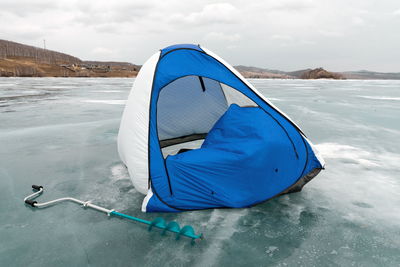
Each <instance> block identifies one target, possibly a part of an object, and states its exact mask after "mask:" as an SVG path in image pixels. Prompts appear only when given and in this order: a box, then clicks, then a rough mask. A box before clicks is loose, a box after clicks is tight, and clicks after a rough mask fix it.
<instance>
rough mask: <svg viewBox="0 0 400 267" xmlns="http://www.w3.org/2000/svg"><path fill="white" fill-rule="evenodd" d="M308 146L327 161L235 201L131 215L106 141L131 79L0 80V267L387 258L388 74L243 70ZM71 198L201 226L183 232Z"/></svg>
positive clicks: (398, 181)
mask: <svg viewBox="0 0 400 267" xmlns="http://www.w3.org/2000/svg"><path fill="white" fill-rule="evenodd" d="M251 82H252V83H253V84H254V85H255V87H257V88H258V89H259V90H260V91H261V92H262V93H263V94H265V96H267V97H268V98H269V99H270V100H271V101H272V102H273V103H274V104H275V105H276V106H278V107H279V108H280V109H281V110H283V111H284V112H285V113H286V114H288V115H289V116H290V117H291V118H292V119H293V120H294V121H295V122H296V123H297V124H298V125H299V126H300V127H301V128H302V130H303V131H304V132H305V133H306V135H307V136H308V137H309V138H310V140H311V141H313V143H315V144H316V145H317V147H318V149H319V150H320V152H321V154H322V155H323V157H324V159H325V161H326V170H324V171H322V172H321V173H320V174H319V175H318V176H317V177H316V178H315V179H314V180H312V181H311V182H310V183H309V184H307V185H306V186H305V187H304V189H303V191H302V192H300V193H295V194H291V195H285V196H281V197H278V198H275V199H273V200H270V201H268V202H265V203H262V204H260V205H257V206H255V207H252V208H248V209H217V210H204V211H193V212H185V213H179V214H143V213H142V212H141V211H140V206H141V202H142V199H143V195H141V194H139V193H138V192H136V191H135V189H134V188H133V186H132V184H131V181H130V180H129V177H128V174H127V172H126V170H125V169H124V167H123V166H122V164H121V162H120V160H119V157H118V153H117V145H116V138H117V134H118V127H119V122H120V118H121V115H122V111H123V108H124V103H125V100H126V99H127V96H128V93H129V90H130V88H131V86H132V83H133V79H101V78H100V79H94V78H91V79H86V78H72V79H71V78H70V79H68V78H65V79H64V78H0V125H1V128H0V188H1V192H2V193H1V194H0V203H1V204H0V212H1V216H0V266H88V265H91V266H110V265H113V266H143V265H149V266H182V265H190V266H192V265H194V266H234V265H241V266H270V265H271V266H294V265H302V266H336V265H341V266H350V265H356V266H399V265H400V239H399V236H400V152H399V151H400V141H399V139H400V81H358V80H344V81H335V80H251ZM32 184H40V185H43V186H44V187H45V193H44V194H43V196H41V197H40V198H39V199H38V200H39V201H44V200H50V199H53V198H58V197H62V196H72V197H76V198H79V199H82V200H91V201H92V202H93V203H95V204H99V205H102V206H105V207H108V208H114V209H116V210H118V211H121V212H125V213H127V214H130V215H133V216H138V217H140V218H144V219H148V220H152V219H154V218H155V217H158V216H160V215H161V216H162V217H164V218H165V219H166V220H167V221H171V220H176V221H178V222H179V223H180V224H181V225H184V224H190V225H193V226H194V228H195V229H196V232H203V233H204V234H205V240H203V241H202V242H200V243H199V244H197V245H195V246H192V245H190V242H189V241H188V240H186V239H184V238H182V239H181V240H180V241H175V240H174V238H173V237H172V235H167V236H164V237H163V236H160V235H159V234H158V233H157V230H155V231H153V232H150V233H148V232H147V231H146V228H145V226H144V225H141V224H135V223H132V222H130V221H127V220H121V219H118V218H115V217H107V216H106V215H104V214H102V213H99V212H97V211H94V210H89V209H88V210H85V209H83V208H81V207H79V206H78V205H76V204H72V203H63V204H60V205H58V206H54V207H50V208H46V209H42V210H38V209H33V208H30V207H28V206H26V205H24V203H23V201H22V199H23V198H24V197H25V196H26V195H27V194H29V193H30V192H31V188H30V186H31V185H32Z"/></svg>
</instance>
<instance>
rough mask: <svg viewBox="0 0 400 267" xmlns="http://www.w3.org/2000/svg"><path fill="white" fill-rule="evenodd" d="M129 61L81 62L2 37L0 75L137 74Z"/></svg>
mask: <svg viewBox="0 0 400 267" xmlns="http://www.w3.org/2000/svg"><path fill="white" fill-rule="evenodd" d="M139 69H140V66H137V65H133V64H131V63H127V62H102V61H82V60H81V59H79V58H77V57H73V56H70V55H67V54H64V53H60V52H56V51H51V50H47V49H42V48H38V47H33V46H29V45H23V44H19V43H15V42H10V41H5V40H0V77H1V76H5V77H135V76H136V75H137V73H138V71H139Z"/></svg>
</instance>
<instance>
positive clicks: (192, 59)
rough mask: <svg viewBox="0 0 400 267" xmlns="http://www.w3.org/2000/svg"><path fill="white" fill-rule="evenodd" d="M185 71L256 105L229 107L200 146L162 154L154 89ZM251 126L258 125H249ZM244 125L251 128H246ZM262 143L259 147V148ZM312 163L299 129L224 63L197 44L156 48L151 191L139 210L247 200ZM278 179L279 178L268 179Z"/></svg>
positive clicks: (268, 193) (286, 182)
mask: <svg viewBox="0 0 400 267" xmlns="http://www.w3.org/2000/svg"><path fill="white" fill-rule="evenodd" d="M186 46H187V47H186ZM185 47H186V48H187V49H185ZM191 75H194V76H199V77H204V78H207V79H211V80H215V81H218V82H220V83H224V84H226V85H228V86H230V87H232V88H235V89H236V90H237V91H239V92H240V93H242V94H244V95H245V96H247V97H248V98H249V99H251V100H252V101H253V102H254V103H256V104H257V105H258V108H240V107H238V106H236V105H232V106H231V107H230V108H229V109H228V111H227V112H226V113H225V115H224V116H223V117H221V119H220V120H219V121H218V122H217V123H216V124H215V126H214V128H213V129H212V130H211V131H210V132H209V133H208V136H207V139H206V141H205V142H204V144H203V147H202V148H201V149H200V150H198V151H197V150H195V151H190V152H186V153H183V154H178V155H176V156H169V157H168V158H167V159H166V160H164V157H163V155H162V151H161V148H160V141H159V136H158V131H157V103H158V101H159V96H160V92H161V90H162V89H163V88H164V87H166V86H167V85H169V84H170V83H172V82H174V81H176V80H177V79H180V78H182V77H186V76H191ZM244 118H246V120H244ZM246 121H252V122H253V124H254V125H248V124H246ZM257 125H262V127H253V126H257ZM243 127H244V128H243ZM240 129H242V131H241V130H240ZM244 129H247V130H246V131H250V132H249V133H248V134H245V133H246V131H245V130H244ZM250 129H251V130H250ZM228 133H229V134H231V135H229V134H228ZM250 133H251V134H250ZM223 134H228V135H229V138H227V139H226V140H225V138H224V136H223ZM263 142H266V143H265V144H263ZM262 146H264V148H265V150H261V151H260V149H259V148H260V147H262ZM267 148H268V149H267ZM269 149H270V150H271V151H274V150H276V151H274V153H276V155H279V156H276V155H275V156H273V155H271V154H270V153H272V152H271V151H269ZM239 150H240V151H242V154H241V153H240V152H239ZM211 159H212V160H214V161H215V164H213V163H212V162H213V161H212V160H211ZM224 159H225V161H224ZM277 159H280V161H279V162H278V161H277ZM250 163H257V164H255V165H254V166H252V165H251V164H250ZM264 165H265V166H264ZM314 168H321V165H320V163H319V161H318V160H317V159H316V158H315V155H314V153H313V151H312V149H311V148H310V146H309V145H308V143H307V141H306V140H305V139H304V137H303V135H302V134H301V130H300V129H298V128H297V127H296V126H295V125H294V124H293V123H291V122H290V121H289V120H288V119H287V118H285V117H284V116H283V115H282V114H280V113H279V112H278V111H277V110H275V109H274V108H273V107H271V106H270V105H269V104H268V103H266V102H264V101H263V100H262V99H261V98H260V97H259V96H258V95H257V94H255V93H254V92H253V91H252V90H251V89H250V88H249V87H248V86H247V85H246V84H245V83H244V82H243V81H242V80H241V79H240V78H239V77H237V76H236V75H235V74H234V73H233V72H231V71H230V70H229V69H228V68H227V67H226V66H225V65H223V64H222V63H221V62H219V61H217V60H216V59H215V58H213V57H211V56H210V55H208V54H206V53H204V51H202V50H201V48H199V47H198V46H193V45H181V46H173V47H168V48H166V49H163V50H162V51H161V57H160V59H159V62H158V64H157V67H156V71H155V76H154V81H153V88H152V94H151V101H150V122H149V176H150V184H151V188H152V191H153V193H154V195H153V196H152V197H151V198H150V200H149V202H148V204H147V209H146V211H148V212H151V211H166V212H171V211H181V210H193V209H205V208H213V207H243V206H249V205H253V204H255V203H258V202H260V201H263V200H266V199H268V198H270V197H272V196H274V195H275V194H277V193H278V191H279V190H281V191H282V190H285V189H286V188H287V187H288V186H290V185H291V183H292V184H293V183H294V182H296V180H297V179H300V178H301V177H302V176H304V175H306V174H307V173H308V172H309V171H311V170H313V169H314ZM276 169H277V171H276ZM263 177H264V178H263ZM265 177H266V178H265ZM277 177H279V181H280V182H279V183H277V184H275V183H274V181H276V179H277ZM274 179H275V180H274ZM250 180H251V181H252V182H250ZM255 181H256V182H255ZM243 186H244V187H243ZM224 188H225V189H224ZM243 188H246V190H243ZM259 188H262V189H263V190H261V189H259ZM245 191H246V192H245Z"/></svg>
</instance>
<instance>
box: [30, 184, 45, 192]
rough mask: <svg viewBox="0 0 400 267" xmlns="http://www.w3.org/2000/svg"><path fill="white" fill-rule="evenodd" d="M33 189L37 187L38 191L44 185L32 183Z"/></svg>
mask: <svg viewBox="0 0 400 267" xmlns="http://www.w3.org/2000/svg"><path fill="white" fill-rule="evenodd" d="M32 189H35V190H38V191H39V190H40V189H43V186H41V185H35V184H33V185H32Z"/></svg>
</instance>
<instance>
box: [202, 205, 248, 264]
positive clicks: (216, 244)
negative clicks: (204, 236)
mask: <svg viewBox="0 0 400 267" xmlns="http://www.w3.org/2000/svg"><path fill="white" fill-rule="evenodd" d="M247 213H248V210H247V209H240V210H218V209H217V210H213V212H212V213H211V216H210V219H209V220H208V222H207V223H206V224H207V226H208V227H210V226H211V227H212V228H217V229H219V230H217V232H215V233H213V236H212V239H213V240H212V243H211V244H210V246H209V247H208V248H207V249H206V250H205V251H204V253H203V255H207V257H203V258H202V259H201V261H199V262H198V263H197V265H196V266H215V265H217V260H218V256H219V255H220V253H221V251H222V250H223V246H224V242H225V241H226V240H230V239H231V237H232V236H233V235H234V234H235V233H236V232H238V228H237V223H238V222H239V220H240V218H242V217H243V216H246V215H247ZM208 227H207V228H208ZM211 230H212V229H210V230H207V232H211ZM210 239H211V238H210Z"/></svg>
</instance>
